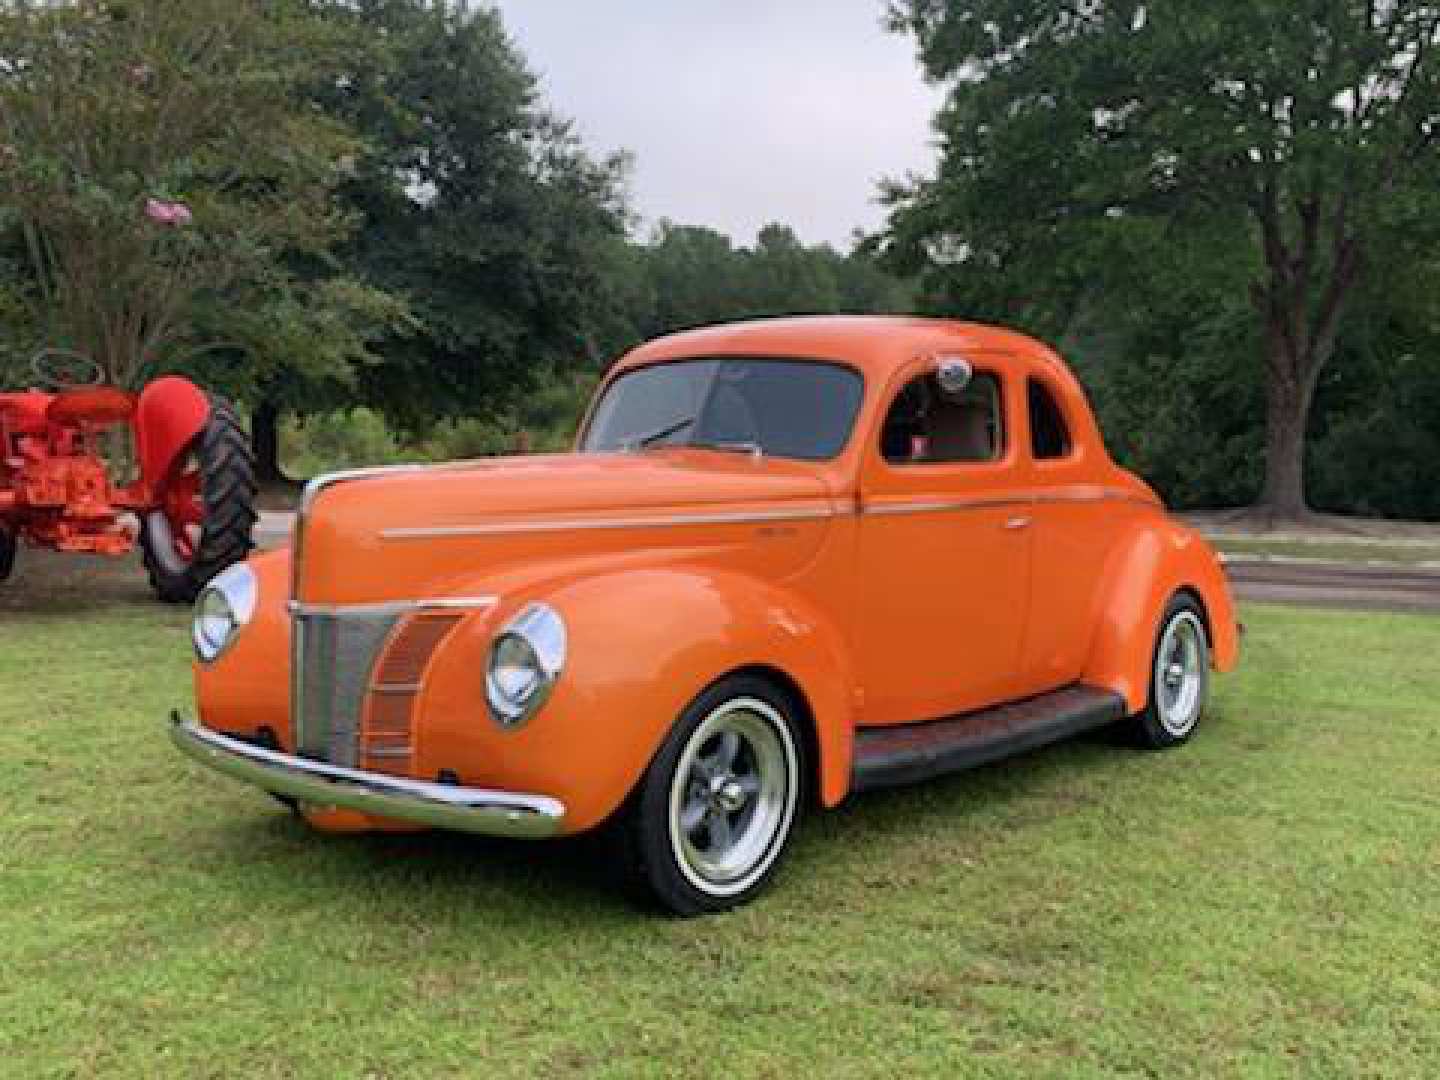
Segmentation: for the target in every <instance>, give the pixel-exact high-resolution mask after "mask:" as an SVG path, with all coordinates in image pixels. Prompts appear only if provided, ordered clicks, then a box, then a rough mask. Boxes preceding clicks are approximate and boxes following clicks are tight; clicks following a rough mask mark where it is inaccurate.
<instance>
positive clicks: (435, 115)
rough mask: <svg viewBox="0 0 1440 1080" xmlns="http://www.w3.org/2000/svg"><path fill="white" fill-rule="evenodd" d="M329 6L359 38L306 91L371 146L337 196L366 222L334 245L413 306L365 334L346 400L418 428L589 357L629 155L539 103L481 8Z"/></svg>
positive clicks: (388, 0) (602, 310) (604, 309)
mask: <svg viewBox="0 0 1440 1080" xmlns="http://www.w3.org/2000/svg"><path fill="white" fill-rule="evenodd" d="M335 7H336V8H337V9H341V10H343V11H344V12H346V13H347V17H348V18H349V19H350V21H351V22H352V24H353V25H354V26H355V27H356V29H357V31H358V32H359V33H360V35H361V36H362V37H363V38H364V39H365V40H366V41H368V42H370V43H371V46H372V47H371V48H370V50H368V51H364V52H357V53H356V54H355V59H354V62H353V63H352V65H351V67H350V69H349V70H348V71H346V72H345V75H344V77H343V78H341V79H339V80H336V81H334V82H332V83H330V84H329V85H327V86H320V87H317V100H318V101H319V102H320V104H321V105H322V107H323V108H324V109H325V111H326V112H327V114H328V115H330V116H332V117H335V118H336V119H338V120H340V121H343V122H344V123H346V124H347V125H349V126H350V127H352V128H353V129H354V130H356V131H358V132H361V133H362V134H363V136H364V138H365V140H366V152H365V153H364V154H362V155H360V156H359V157H358V158H357V159H356V163H355V168H354V170H353V172H352V174H351V175H350V176H348V177H347V178H346V180H345V182H344V183H343V184H342V186H341V192H340V194H341V197H342V199H343V200H344V202H345V204H346V205H348V206H349V207H351V208H353V210H354V212H355V213H356V215H357V216H358V217H359V218H360V220H361V222H362V224H361V227H360V228H359V230H358V231H357V232H356V233H355V234H354V236H353V237H352V238H351V240H350V242H349V243H348V244H347V245H346V246H345V247H344V249H343V250H342V251H341V252H340V253H339V255H340V257H341V258H342V259H344V260H345V261H346V263H347V265H350V266H352V267H354V268H355V269H356V271H357V272H358V273H360V274H361V275H362V276H363V278H364V279H365V280H366V281H368V282H371V283H373V284H375V285H376V286H378V287H380V288H381V289H383V290H384V291H385V292H386V293H390V294H394V295H397V296H401V297H403V298H405V300H406V302H407V303H408V305H409V312H410V316H411V319H410V321H409V323H408V324H407V325H405V326H403V327H398V328H397V329H396V330H394V331H393V332H389V333H385V334H383V335H382V336H381V338H380V339H379V340H378V341H376V342H375V343H374V345H373V352H374V354H375V357H376V359H375V362H373V363H370V364H367V365H365V366H364V367H362V368H361V369H360V371H359V377H358V380H357V382H356V385H355V386H354V387H353V388H352V390H351V391H350V394H349V396H350V397H351V399H352V400H357V401H363V402H367V403H370V404H372V405H374V406H375V407H376V408H378V409H381V410H382V411H384V412H385V413H387V414H388V415H389V416H390V417H391V418H392V419H393V420H396V421H399V422H401V423H403V424H405V425H407V426H410V427H418V426H423V425H424V424H427V423H429V422H430V421H432V420H433V419H435V418H437V417H443V416H455V415H459V414H463V413H465V412H469V411H474V410H476V409H477V408H479V407H481V406H482V405H492V406H493V405H495V404H496V403H497V402H498V401H499V400H500V399H503V398H505V397H507V396H513V395H516V394H520V393H523V392H525V391H526V389H527V388H529V387H532V386H534V385H535V382H536V380H537V379H539V378H542V377H543V376H544V375H545V374H546V373H547V372H551V371H556V370H561V369H563V368H565V367H567V366H569V365H574V364H577V363H583V362H585V361H586V360H589V359H593V353H594V350H595V348H596V344H595V341H594V335H595V333H596V328H597V327H602V326H603V325H604V324H605V321H606V319H607V318H609V317H611V315H612V313H613V307H614V304H613V302H612V299H611V297H612V294H613V291H614V289H615V287H616V286H615V279H614V277H613V276H612V275H611V274H610V264H611V262H612V261H613V260H614V259H615V258H616V254H615V252H614V248H615V247H616V246H617V245H619V244H620V243H621V242H622V240H623V233H624V224H625V217H624V215H625V205H624V176H625V168H626V161H625V159H624V158H623V157H622V156H613V157H609V158H605V159H595V158H593V157H591V156H590V155H589V154H588V153H587V152H586V151H585V149H584V148H583V147H582V146H581V145H580V143H579V142H578V140H577V139H576V138H575V136H574V134H573V132H572V131H571V130H570V128H569V127H568V126H567V125H566V124H565V123H564V122H562V121H560V120H559V119H557V118H556V117H555V116H553V115H552V114H551V113H549V112H548V111H547V110H546V109H545V108H544V107H543V104H542V103H541V101H540V99H539V96H538V92H537V89H536V84H535V78H534V76H533V75H532V74H531V72H530V71H529V70H528V68H527V67H526V65H525V62H524V59H523V57H521V55H520V54H519V53H518V51H517V50H516V49H515V48H514V46H513V45H512V44H511V42H510V41H509V39H508V38H507V37H506V35H505V32H504V29H503V27H502V25H501V23H500V20H499V16H498V15H497V14H496V13H495V12H494V11H493V10H491V9H489V8H485V7H481V8H476V9H469V8H468V7H467V6H465V5H436V4H429V3H424V2H422V0H355V2H353V3H343V4H342V3H336V5H335Z"/></svg>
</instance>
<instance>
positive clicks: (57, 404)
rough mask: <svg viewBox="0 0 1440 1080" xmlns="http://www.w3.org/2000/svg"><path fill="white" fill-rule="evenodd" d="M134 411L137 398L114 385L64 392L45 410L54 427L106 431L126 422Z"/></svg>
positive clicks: (56, 396)
mask: <svg viewBox="0 0 1440 1080" xmlns="http://www.w3.org/2000/svg"><path fill="white" fill-rule="evenodd" d="M134 411H135V399H134V398H133V397H131V396H130V395H129V394H127V393H126V392H125V391H124V390H120V389H118V388H116V387H114V386H79V387H76V388H74V389H72V390H62V391H60V393H58V394H56V395H55V400H54V401H52V402H50V407H49V408H48V409H46V410H45V418H46V419H47V420H49V421H50V422H51V423H52V424H60V425H63V426H65V427H80V426H82V425H83V426H85V427H88V428H92V429H93V428H107V427H113V426H114V425H116V424H121V423H124V422H125V421H126V420H129V419H130V414H131V413H133V412H134Z"/></svg>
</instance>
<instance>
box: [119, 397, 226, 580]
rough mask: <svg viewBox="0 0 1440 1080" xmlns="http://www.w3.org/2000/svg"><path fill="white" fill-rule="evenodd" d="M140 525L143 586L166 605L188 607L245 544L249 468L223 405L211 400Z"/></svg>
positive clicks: (223, 402)
mask: <svg viewBox="0 0 1440 1080" xmlns="http://www.w3.org/2000/svg"><path fill="white" fill-rule="evenodd" d="M156 501H157V503H158V505H157V506H156V507H155V508H154V509H153V510H151V511H149V512H148V513H146V514H145V515H144V516H143V517H142V518H141V522H140V549H141V552H142V554H143V556H144V559H145V569H146V570H147V571H148V572H149V574H150V586H151V588H153V589H154V590H155V595H156V596H158V597H159V598H160V599H161V600H163V601H165V602H166V603H170V604H188V603H190V602H191V601H192V600H194V599H195V597H196V595H197V594H198V593H199V592H200V590H201V589H202V588H204V586H205V584H206V583H207V582H208V581H209V580H210V579H211V578H212V577H214V576H215V575H216V574H218V573H219V572H220V571H221V570H224V569H225V568H226V567H227V566H229V565H230V564H231V563H235V562H239V561H240V560H241V559H243V558H244V557H245V556H246V555H247V554H248V553H249V551H250V548H251V547H252V546H253V545H252V543H251V539H250V532H251V530H252V529H253V528H254V526H255V465H254V459H253V458H252V457H251V455H250V443H249V440H248V439H246V437H245V430H244V428H242V427H241V426H240V420H239V418H238V417H237V416H236V415H235V410H234V409H233V408H232V407H231V406H230V404H229V403H228V402H225V401H222V400H221V399H219V398H212V399H211V407H210V418H209V419H208V420H207V421H206V422H205V427H204V428H202V429H201V431H200V434H198V435H196V436H195V440H194V441H193V442H192V443H191V444H190V447H189V450H188V451H187V453H186V454H185V456H184V457H183V458H182V459H181V461H180V463H179V467H178V468H176V470H175V471H174V473H173V474H172V475H171V476H169V477H167V478H166V480H165V482H164V483H163V484H162V485H161V489H160V490H159V491H157V492H156Z"/></svg>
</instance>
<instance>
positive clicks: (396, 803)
mask: <svg viewBox="0 0 1440 1080" xmlns="http://www.w3.org/2000/svg"><path fill="white" fill-rule="evenodd" d="M170 720H171V725H170V738H171V740H172V741H173V742H174V743H175V745H176V747H178V748H179V749H180V750H181V751H182V752H183V753H185V754H187V755H188V756H190V757H192V758H194V759H195V760H196V761H198V762H200V763H201V764H202V765H207V766H209V767H210V768H212V769H214V770H215V771H216V772H221V773H224V774H226V775H227V776H232V777H234V778H235V779H237V780H243V781H245V782H246V783H248V784H253V785H254V786H256V787H258V788H261V789H263V790H265V791H269V792H271V793H273V794H276V795H285V796H289V797H290V798H292V799H297V800H299V801H300V802H302V803H307V804H310V805H313V806H321V807H339V808H342V809H346V810H356V811H359V812H361V813H364V814H370V815H373V816H375V817H381V818H389V819H392V820H395V821H404V822H410V823H413V824H417V825H428V826H431V827H433V828H437V829H453V830H456V831H459V832H472V833H483V834H485V835H487V836H512V837H522V838H539V837H545V836H553V835H555V834H557V833H559V832H561V831H562V830H563V828H564V824H565V805H564V804H563V803H562V802H560V801H559V800H558V799H552V798H550V797H549V796H546V795H528V794H522V793H519V792H512V791H494V790H490V789H488V788H471V787H461V786H459V785H452V784H438V783H431V782H429V781H424V780H412V779H409V778H406V777H401V776H389V775H387V774H384V773H374V772H366V771H363V770H360V769H348V768H344V767H342V766H338V765H330V764H328V763H326V762H323V761H312V760H310V759H309V758H302V757H296V756H294V755H292V754H284V753H281V752H279V751H276V750H270V749H267V748H266V747H263V746H256V745H253V744H251V743H248V742H245V741H243V740H241V739H236V738H233V737H231V736H229V735H225V734H222V733H221V732H218V731H213V730H211V729H210V728H207V727H204V726H203V725H201V724H199V723H196V722H195V721H194V720H190V719H186V718H184V717H182V716H181V715H180V714H179V713H171V715H170Z"/></svg>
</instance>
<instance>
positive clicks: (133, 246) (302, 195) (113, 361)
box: [0, 0, 354, 384]
mask: <svg viewBox="0 0 1440 1080" xmlns="http://www.w3.org/2000/svg"><path fill="white" fill-rule="evenodd" d="M340 45H341V41H340V40H339V39H338V38H337V37H336V36H335V34H334V33H333V27H332V26H331V25H330V24H328V23H326V22H325V21H323V20H319V19H317V18H315V17H314V15H313V12H312V11H311V9H310V7H309V5H308V4H305V3H303V2H302V0H270V2H261V0H76V2H73V3H65V4H37V5H30V4H18V5H16V4H11V5H6V6H5V8H4V10H3V11H0V56H3V57H4V62H3V64H0V198H3V201H4V205H5V207H6V209H7V211H8V213H9V215H10V217H11V220H10V222H9V223H8V224H9V227H10V232H11V233H12V234H18V237H19V240H20V245H21V247H22V249H23V253H24V260H25V266H26V269H25V273H24V274H23V275H17V277H15V278H11V281H12V282H18V283H19V287H17V288H12V289H11V290H10V292H9V293H8V294H7V295H10V296H13V297H14V298H15V299H16V300H18V301H19V302H23V303H25V304H27V305H28V307H29V314H30V316H31V317H30V324H31V332H33V333H34V334H35V335H36V336H37V337H38V338H39V341H37V342H36V343H44V344H52V345H55V344H62V345H67V346H70V347H73V348H77V349H79V350H81V351H83V352H86V353H88V354H90V355H92V356H94V357H95V358H96V359H97V360H98V361H99V362H100V363H101V364H102V366H103V367H104V369H105V371H106V373H107V374H108V375H109V377H110V378H111V379H112V380H114V381H116V382H118V383H121V384H133V383H135V382H137V381H139V380H141V379H142V378H144V377H145V375H146V374H148V373H151V372H153V371H154V370H155V369H156V368H158V367H162V366H163V367H169V366H173V365H174V364H175V363H177V362H179V360H180V358H181V357H183V355H184V354H186V353H188V352H190V351H192V350H193V349H195V348H196V347H197V346H199V345H202V344H206V342H205V341H203V339H201V338H198V337H197V329H198V327H199V325H200V324H201V322H203V320H199V319H197V312H198V310H199V308H200V307H202V306H203V305H205V304H206V303H209V304H211V305H212V306H213V305H215V304H216V303H219V302H220V301H222V300H223V301H225V302H227V303H228V304H230V305H231V306H232V307H235V306H237V305H239V304H241V303H244V302H246V301H247V300H248V299H251V298H253V297H261V298H263V297H265V296H271V295H275V294H277V293H280V292H284V291H286V290H287V288H288V287H289V275H288V267H287V265H286V261H285V258H286V256H287V254H289V253H302V254H304V255H307V256H309V257H312V258H320V257H323V255H324V253H325V252H326V251H327V250H328V249H329V247H330V246H331V245H332V244H333V243H334V242H335V241H336V240H337V239H338V238H339V237H341V236H343V234H344V232H345V231H346V229H347V227H348V224H347V222H346V220H345V218H344V216H343V215H342V214H341V213H339V212H338V211H337V208H336V206H335V205H334V203H333V201H332V199H331V192H332V189H333V187H334V185H335V182H336V180H337V178H338V174H337V162H339V161H340V160H341V159H342V158H343V157H344V156H345V155H346V154H348V153H351V152H353V147H354V143H353V140H352V139H351V137H350V136H349V134H348V133H347V132H346V130H345V129H344V128H343V127H342V126H340V125H338V124H336V123H335V122H334V121H333V120H331V119H330V118H328V117H326V116H324V115H323V114H321V113H319V112H317V111H316V110H314V109H310V108H307V107H306V106H305V102H304V100H303V98H302V97H301V96H299V95H298V94H297V92H296V91H297V87H299V86H300V85H301V84H302V83H304V82H305V81H306V80H308V79H309V78H311V73H312V72H313V71H314V70H315V68H316V66H317V65H320V66H322V67H323V66H324V65H325V58H326V57H327V56H330V55H333V54H334V52H335V51H336V50H337V49H338V48H339V47H340Z"/></svg>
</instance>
